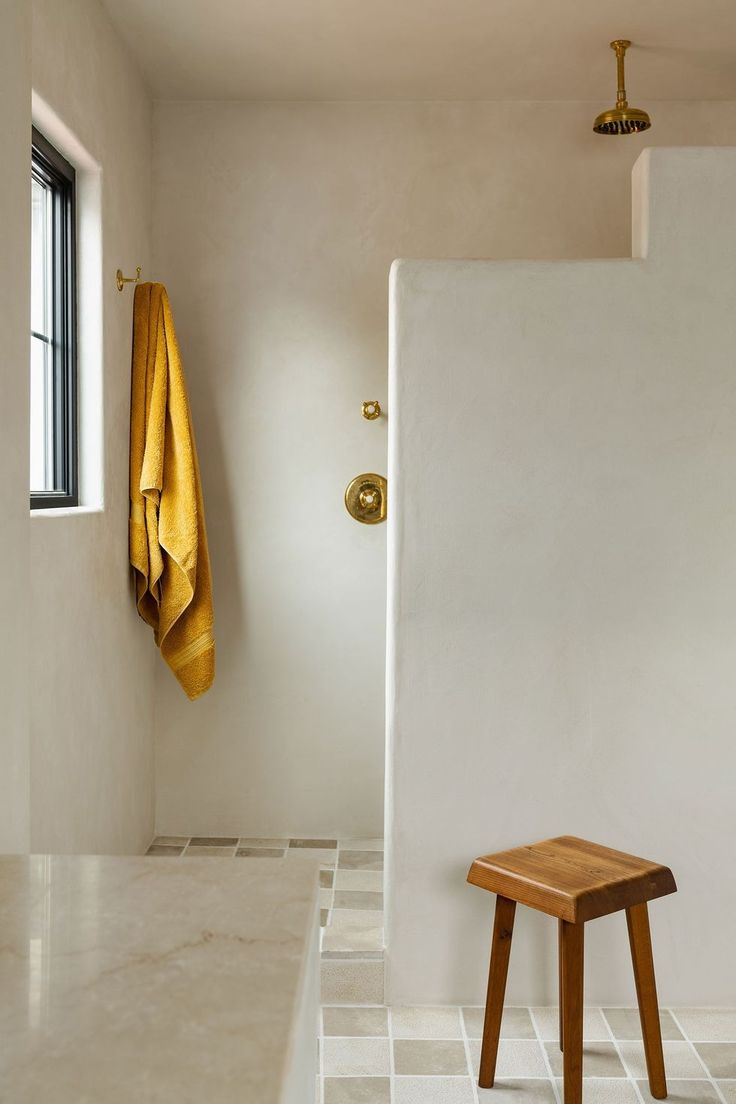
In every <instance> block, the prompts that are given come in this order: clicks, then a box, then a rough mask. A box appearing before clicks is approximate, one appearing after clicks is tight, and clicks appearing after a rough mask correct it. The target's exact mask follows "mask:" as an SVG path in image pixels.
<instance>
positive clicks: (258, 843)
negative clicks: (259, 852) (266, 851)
mask: <svg viewBox="0 0 736 1104" xmlns="http://www.w3.org/2000/svg"><path fill="white" fill-rule="evenodd" d="M238 846H239V847H273V848H275V849H276V850H277V851H285V850H286V848H287V847H288V846H289V841H288V839H263V838H261V837H256V838H255V839H249V838H248V837H247V836H242V837H241V838H240V839H239V840H238Z"/></svg>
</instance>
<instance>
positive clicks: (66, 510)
mask: <svg viewBox="0 0 736 1104" xmlns="http://www.w3.org/2000/svg"><path fill="white" fill-rule="evenodd" d="M104 512H105V507H104V506H60V507H58V508H56V507H51V509H48V510H29V513H30V515H31V517H32V518H45V517H55V518H58V517H78V516H79V515H80V514H104Z"/></svg>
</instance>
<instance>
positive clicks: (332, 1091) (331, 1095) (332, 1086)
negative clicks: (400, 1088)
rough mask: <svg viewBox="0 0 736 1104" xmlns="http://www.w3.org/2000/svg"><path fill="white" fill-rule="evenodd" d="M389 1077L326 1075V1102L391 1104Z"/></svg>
mask: <svg viewBox="0 0 736 1104" xmlns="http://www.w3.org/2000/svg"><path fill="white" fill-rule="evenodd" d="M390 1084H391V1083H390V1081H389V1079H388V1077H325V1104H390V1102H391V1088H390Z"/></svg>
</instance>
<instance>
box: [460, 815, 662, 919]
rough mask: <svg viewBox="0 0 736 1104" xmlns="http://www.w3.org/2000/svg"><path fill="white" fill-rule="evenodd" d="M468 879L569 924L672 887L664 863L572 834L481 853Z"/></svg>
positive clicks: (633, 903) (641, 901)
mask: <svg viewBox="0 0 736 1104" xmlns="http://www.w3.org/2000/svg"><path fill="white" fill-rule="evenodd" d="M468 881H469V882H470V883H472V885H476V886H479V887H480V888H481V889H487V890H490V891H491V892H492V893H498V894H500V895H501V896H503V897H509V898H511V899H512V900H513V901H516V902H518V903H519V904H522V905H527V906H528V907H529V908H534V909H538V910H539V911H540V912H546V913H547V914H548V915H549V916H556V917H557V918H558V919H559V920H567V921H568V922H569V923H571V924H579V923H582V922H584V921H586V920H594V919H596V918H597V917H599V916H607V915H608V914H609V913H611V912H618V911H619V910H620V909H625V908H630V907H631V906H632V905H639V904H642V903H643V902H645V901H652V900H654V899H655V898H656V897H664V896H666V895H667V894H668V893H675V892H676V890H677V886H676V884H675V879H674V877H673V875H672V871H671V870H670V869H669V867H667V866H661V865H660V864H659V863H654V862H649V861H648V860H647V859H640V858H638V857H637V856H636V855H627V854H626V853H625V852H624V851H614V850H613V849H612V848H610V847H603V846H601V845H600V844H598V843H591V842H590V841H589V840H584V839H579V838H578V837H577V836H557V837H556V838H555V839H548V840H542V842H541V843H533V844H530V845H529V846H527V847H514V848H512V849H511V850H510V851H499V852H497V853H496V854H494V855H482V856H481V857H480V858H478V859H476V860H475V862H474V863H473V865H472V866H471V868H470V872H469V873H468Z"/></svg>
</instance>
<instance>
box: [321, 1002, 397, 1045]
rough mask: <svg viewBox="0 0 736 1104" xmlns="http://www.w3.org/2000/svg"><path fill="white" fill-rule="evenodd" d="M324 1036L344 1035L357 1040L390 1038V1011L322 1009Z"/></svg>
mask: <svg viewBox="0 0 736 1104" xmlns="http://www.w3.org/2000/svg"><path fill="white" fill-rule="evenodd" d="M322 1022H323V1034H324V1035H344V1036H348V1037H351V1038H357V1037H358V1036H361V1035H382V1036H388V1009H386V1008H385V1007H375V1008H372V1007H370V1006H365V1007H362V1008H352V1007H345V1006H343V1007H340V1006H339V1005H337V1006H335V1007H331V1008H330V1007H328V1008H323V1009H322Z"/></svg>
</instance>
